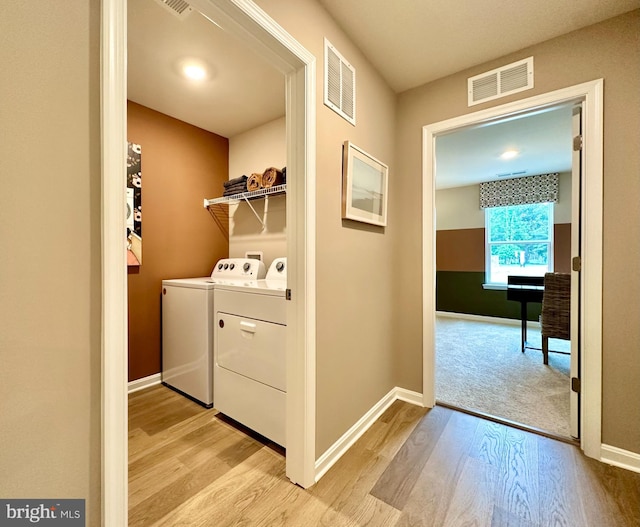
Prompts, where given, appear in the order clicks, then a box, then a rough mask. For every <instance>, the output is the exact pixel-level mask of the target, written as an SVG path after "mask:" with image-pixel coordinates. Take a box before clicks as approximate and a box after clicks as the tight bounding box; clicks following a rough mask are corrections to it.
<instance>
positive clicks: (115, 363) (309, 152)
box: [101, 0, 316, 526]
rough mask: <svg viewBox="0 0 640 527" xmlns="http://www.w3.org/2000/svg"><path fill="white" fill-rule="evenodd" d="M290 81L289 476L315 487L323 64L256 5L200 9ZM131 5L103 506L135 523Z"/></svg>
mask: <svg viewBox="0 0 640 527" xmlns="http://www.w3.org/2000/svg"><path fill="white" fill-rule="evenodd" d="M191 4H192V5H193V7H194V8H196V9H198V10H199V11H200V12H201V13H202V14H204V15H205V16H207V17H210V18H211V19H213V20H216V22H217V23H218V24H219V25H220V26H222V27H223V28H224V29H226V30H227V31H229V32H230V33H231V34H232V35H235V36H236V37H238V38H242V39H243V40H244V42H245V43H247V44H248V45H249V46H250V47H251V48H252V49H254V50H255V51H256V52H257V53H258V54H260V55H261V56H263V57H265V58H266V59H267V60H269V61H270V62H271V63H272V64H273V65H274V66H275V67H276V68H278V69H279V70H280V71H281V72H282V73H283V74H284V75H285V77H286V129H287V167H288V170H289V179H288V192H287V205H286V207H287V217H288V218H291V219H292V226H291V228H290V229H288V234H287V246H288V254H287V257H288V261H289V269H290V270H289V274H288V286H289V288H290V289H291V290H292V295H291V301H290V302H288V303H287V320H288V322H289V325H288V327H287V336H286V338H287V379H288V383H287V392H288V397H287V409H286V415H287V430H286V436H287V445H288V449H287V469H286V472H287V476H288V477H289V479H290V480H291V481H293V482H295V483H298V484H299V485H301V486H303V487H308V486H310V485H312V484H313V483H314V482H315V466H314V465H315V400H314V397H315V396H314V394H315V386H314V381H313V379H314V378H315V371H314V370H315V341H314V338H313V336H314V333H315V314H314V306H315V297H314V291H315V272H314V266H313V259H314V250H315V249H314V248H315V231H314V229H313V226H314V221H315V194H314V193H315V165H314V163H313V160H314V159H315V110H316V109H315V82H314V80H315V58H314V57H313V56H312V55H311V54H310V53H309V52H307V51H306V50H305V49H304V48H303V47H302V46H300V44H299V43H298V42H296V41H295V40H294V39H293V38H292V37H291V36H290V35H288V34H287V33H286V32H285V31H284V30H282V28H280V26H278V25H277V24H276V23H275V22H274V21H273V20H271V19H270V18H269V17H268V16H267V15H266V14H265V13H264V12H262V11H261V10H260V9H259V8H257V6H256V5H255V4H253V3H252V2H249V1H245V0H233V1H231V0H194V1H192V2H191ZM126 12H127V2H126V0H105V1H103V2H102V21H101V26H102V31H101V35H102V37H101V38H102V41H101V44H102V62H101V87H102V100H101V109H102V118H103V119H102V173H103V178H102V189H101V190H102V196H103V210H102V226H103V227H102V269H103V280H102V313H103V317H102V328H103V331H102V350H103V353H102V372H103V378H102V392H103V393H102V401H103V402H102V436H103V441H102V442H103V456H102V489H103V496H102V506H103V524H104V525H107V526H111V525H113V526H115V525H126V524H127V410H126V406H127V394H126V385H127V318H126V317H127V293H126V291H127V268H126V259H125V247H124V245H123V244H122V235H123V233H124V232H125V181H126V180H125V167H124V162H123V160H124V159H126V157H125V156H126V97H127V90H126V42H127V39H126V33H127V25H126Z"/></svg>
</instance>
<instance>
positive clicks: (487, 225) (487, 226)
mask: <svg viewBox="0 0 640 527" xmlns="http://www.w3.org/2000/svg"><path fill="white" fill-rule="evenodd" d="M524 205H528V204H527V203H519V204H517V205H504V206H503V207H488V208H486V209H484V232H485V236H484V251H485V269H484V273H485V274H484V276H485V285H487V286H490V287H491V286H494V287H499V288H502V287H506V285H507V283H506V281H505V282H498V281H494V280H492V273H491V246H493V245H503V244H519V245H522V244H541V243H546V244H547V245H548V246H549V253H548V254H549V262H548V271H549V272H553V270H554V251H553V246H554V216H553V213H554V208H555V207H554V203H553V202H547V203H546V205H548V207H549V237H548V239H547V240H531V241H522V240H517V241H512V240H508V241H503V242H491V241H490V240H489V233H490V232H491V219H490V216H491V215H490V211H491V210H492V209H494V208H504V207H519V206H524Z"/></svg>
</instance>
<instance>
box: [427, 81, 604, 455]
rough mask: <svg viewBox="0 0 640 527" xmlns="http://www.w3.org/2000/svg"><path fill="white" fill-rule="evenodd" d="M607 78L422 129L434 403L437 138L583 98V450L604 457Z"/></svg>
mask: <svg viewBox="0 0 640 527" xmlns="http://www.w3.org/2000/svg"><path fill="white" fill-rule="evenodd" d="M603 84H604V83H603V80H602V79H597V80H594V81H591V82H586V83H583V84H579V85H576V86H571V87H568V88H563V89H560V90H556V91H553V92H549V93H545V94H542V95H537V96H534V97H530V98H527V99H523V100H520V101H515V102H512V103H507V104H504V105H501V106H496V107H494V108H488V109H486V110H481V111H478V112H473V113H469V114H465V115H462V116H459V117H455V118H452V119H447V120H445V121H440V122H437V123H432V124H429V125H426V126H424V127H423V143H422V158H423V165H422V166H423V172H422V242H423V243H422V263H423V269H422V280H423V300H422V307H423V310H422V313H423V315H422V316H423V320H422V327H423V377H422V378H423V392H422V393H423V404H424V405H425V406H427V407H433V406H434V405H435V313H436V304H435V270H436V266H435V254H436V251H435V138H436V136H437V135H439V134H443V133H445V132H452V131H454V130H456V129H460V128H464V127H467V126H470V125H474V124H481V123H484V122H488V121H492V120H495V119H497V118H502V117H509V116H516V115H519V114H524V113H528V112H530V111H533V110H536V109H542V108H545V107H550V106H555V105H558V104H564V103H570V102H582V103H583V112H584V122H585V128H584V130H583V148H584V153H583V161H584V166H583V167H582V168H583V171H582V181H581V186H582V194H581V197H580V208H581V210H582V211H587V210H588V211H589V222H586V221H585V214H584V213H583V214H582V215H581V225H580V228H581V234H582V239H581V247H580V253H581V257H582V269H583V270H582V277H581V278H582V280H581V283H580V300H579V309H580V313H581V315H582V318H581V323H580V327H579V328H578V331H579V339H580V342H581V343H582V350H581V351H582V362H581V365H580V379H581V385H582V386H581V396H582V397H581V408H580V428H581V430H580V443H581V448H582V450H583V451H584V453H585V454H586V455H587V456H589V457H593V458H596V459H600V457H601V446H602V439H601V433H602V432H601V431H602V416H601V409H602V246H603V242H602V208H603V201H602V198H603V193H602V186H603V164H602V160H603V113H604V112H603Z"/></svg>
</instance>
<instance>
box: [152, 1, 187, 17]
mask: <svg viewBox="0 0 640 527" xmlns="http://www.w3.org/2000/svg"><path fill="white" fill-rule="evenodd" d="M156 2H158V3H159V4H160V5H161V6H162V7H164V8H165V9H166V10H167V11H169V12H170V13H171V14H172V15H175V16H177V17H178V18H180V19H184V18H187V17H188V16H189V15H190V14H191V11H193V8H192V7H191V6H190V5H189V4H188V3H187V2H185V1H184V0H156Z"/></svg>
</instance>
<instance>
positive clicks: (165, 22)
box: [127, 0, 287, 503]
mask: <svg viewBox="0 0 640 527" xmlns="http://www.w3.org/2000/svg"><path fill="white" fill-rule="evenodd" d="M128 11H129V12H128V15H129V21H128V52H129V65H128V86H127V90H128V100H127V141H128V143H129V148H130V153H131V155H130V156H129V159H128V165H129V176H128V179H129V181H128V192H129V194H128V201H127V204H128V214H129V215H130V216H131V222H130V224H128V229H127V247H128V251H127V252H128V322H129V326H128V337H129V338H128V343H129V355H128V359H129V370H128V371H129V394H130V397H131V396H132V395H135V394H136V393H148V394H150V395H145V397H146V398H147V399H150V398H155V402H154V401H153V400H150V401H148V405H147V406H146V408H147V409H146V410H145V409H142V410H139V411H137V410H136V411H133V412H132V413H131V414H130V416H131V417H132V418H135V416H138V417H139V416H140V414H141V412H142V413H147V414H148V416H149V417H145V418H144V419H143V421H144V422H145V423H147V425H148V424H149V423H150V422H151V419H152V418H151V417H150V416H151V415H152V414H154V413H155V412H156V409H157V408H160V407H163V405H164V407H166V406H167V403H166V397H167V395H166V393H169V392H171V397H173V396H174V395H177V397H179V398H181V399H183V400H184V403H183V402H182V400H181V401H180V402H179V403H178V404H177V406H175V408H176V409H175V411H174V410H171V411H170V412H169V414H171V412H173V414H171V415H169V416H167V415H162V416H158V417H156V418H157V419H161V420H164V422H165V424H167V422H169V425H171V424H176V423H179V422H180V421H181V420H182V419H183V418H185V416H186V417H190V416H192V415H193V413H194V412H198V411H200V410H201V409H204V408H206V409H211V408H213V410H211V412H210V413H211V416H213V415H217V412H218V405H217V404H213V390H214V382H213V376H214V368H213V360H214V356H213V349H214V341H215V339H216V338H217V337H216V335H215V331H214V321H215V322H216V323H217V324H220V325H219V326H218V325H216V328H217V330H218V331H221V326H222V324H225V323H226V331H225V334H224V335H223V336H222V337H221V338H223V337H224V338H226V339H227V340H225V342H230V344H228V347H229V346H230V347H231V349H232V350H233V349H235V348H233V346H234V344H233V339H234V337H233V335H231V334H232V332H233V331H235V332H236V333H237V335H239V338H240V339H242V338H245V337H246V336H250V337H251V338H252V339H253V340H252V342H255V343H256V346H258V348H252V347H251V346H249V348H246V347H242V345H240V348H242V349H248V353H249V354H251V353H254V354H255V353H257V355H256V356H252V357H249V358H248V360H249V361H250V362H251V363H252V367H257V370H259V371H256V372H255V374H251V375H253V376H254V377H256V378H260V379H259V380H258V381H256V382H254V383H253V384H251V383H250V384H249V385H248V386H243V388H242V389H243V390H245V391H246V390H248V392H251V390H252V389H255V390H257V391H256V393H255V394H254V399H253V400H255V401H259V400H262V401H266V400H268V399H269V398H270V397H271V398H272V399H273V400H272V401H271V402H270V403H268V405H267V406H266V407H264V408H262V409H261V410H260V412H259V414H261V416H264V415H267V416H268V415H270V414H277V415H278V417H277V421H278V422H277V423H275V424H274V423H266V424H264V426H266V427H267V428H265V429H263V428H262V426H263V421H264V419H263V418H262V417H260V418H259V419H258V420H259V421H260V422H256V423H254V422H253V420H252V419H254V417H253V416H254V415H255V412H252V411H250V412H249V413H250V415H246V416H245V413H243V412H246V409H247V408H246V407H249V406H253V403H252V402H251V400H249V402H248V405H245V407H244V408H237V405H236V404H235V402H236V401H235V399H236V398H235V397H234V395H233V394H234V393H235V392H234V390H237V389H239V388H238V387H237V386H236V385H235V384H234V383H235V382H236V381H237V378H238V377H239V376H238V375H237V374H234V373H230V374H229V373H228V374H227V377H226V379H227V382H228V383H230V384H229V387H228V390H227V391H224V388H225V384H224V381H223V382H222V383H221V389H222V390H223V391H222V393H221V395H220V400H221V401H223V404H224V401H225V400H227V399H229V398H230V399H231V406H230V407H228V411H227V412H226V413H228V415H229V416H230V417H232V418H235V419H237V420H238V421H239V423H240V424H243V425H245V426H247V427H249V428H248V429H247V431H249V430H251V431H253V430H255V431H258V432H259V433H263V434H264V435H265V436H272V437H271V439H272V440H274V441H275V442H276V443H277V444H279V445H283V444H284V393H285V386H284V369H285V364H284V354H285V346H284V330H283V328H284V327H286V318H285V315H284V312H285V309H284V295H285V289H286V255H287V235H286V223H287V222H286V122H285V117H284V112H285V109H284V107H285V104H284V103H285V85H284V76H283V75H282V74H281V73H280V72H278V71H277V70H275V69H274V68H273V67H272V66H271V65H269V64H267V63H266V62H264V60H263V59H261V58H259V57H257V56H255V55H254V54H253V53H252V52H251V50H249V49H248V48H246V47H245V46H244V45H243V44H242V43H240V42H239V41H237V40H234V39H233V37H231V36H228V35H227V34H226V33H225V32H224V31H223V30H222V29H221V28H220V27H218V26H217V25H216V24H215V23H213V22H212V21H210V20H208V19H206V18H205V17H204V16H202V15H201V14H200V13H198V12H197V11H195V10H193V9H192V8H190V7H188V8H187V10H186V11H185V12H180V13H178V12H175V9H173V8H170V7H168V6H167V5H165V4H164V3H163V2H162V1H161V0H130V1H129V3H128ZM196 68H200V70H197V72H196V73H195V77H196V78H193V76H194V71H196ZM250 191H252V192H250ZM236 282H237V283H241V286H240V287H242V289H237V288H234V286H235V285H237V284H236ZM258 282H259V283H258ZM223 283H224V285H225V287H226V289H225V291H224V293H218V294H222V298H223V300H225V301H226V302H227V303H226V304H221V305H226V306H228V307H227V308H225V310H226V313H224V314H223V315H220V316H218V315H217V314H216V313H215V312H214V311H213V305H214V291H213V289H214V284H217V285H215V287H216V288H217V287H218V286H219V285H220V284H223ZM254 285H255V289H254V288H253V286H254ZM222 318H224V322H220V320H221V319H222ZM249 319H250V320H249ZM229 335H231V336H230V337H228V336H229ZM263 335H264V336H263ZM240 344H242V343H240ZM263 345H266V346H267V347H268V348H269V349H274V350H277V351H278V353H277V354H274V355H272V356H271V358H270V359H267V363H265V362H260V361H261V360H263V359H261V357H260V353H259V349H261V348H260V346H263ZM225 349H227V348H225ZM256 349H258V351H256ZM231 355H233V352H232V353H231ZM229 360H230V361H231V362H230V363H229V364H226V365H227V366H228V369H226V368H225V372H228V371H231V370H233V369H234V368H235V369H238V368H240V369H241V368H242V367H243V364H244V363H242V364H240V365H238V364H237V362H236V363H233V361H234V360H236V361H237V356H232V357H230V359H229ZM223 361H224V359H223ZM269 361H271V362H270V363H269ZM274 361H275V362H274ZM264 372H267V377H269V378H267V379H262V378H261V377H260V375H261V374H263V373H264ZM222 375H223V376H224V372H223V374H222ZM262 381H264V382H265V383H266V384H267V385H268V387H267V388H266V389H265V388H263V387H262V385H261V384H262ZM258 385H260V386H258ZM271 385H276V388H273V387H272V386H271ZM151 386H157V391H155V392H150V391H148V390H144V389H145V388H149V387H151ZM256 386H257V387H256ZM170 389H172V390H170ZM229 394H230V395H229ZM225 397H226V399H225ZM194 405H195V406H194ZM269 405H271V406H269ZM274 405H275V406H274ZM154 406H155V408H154ZM145 419H146V420H145ZM167 420H168V421H167ZM139 422H140V421H139ZM142 428H144V426H143V427H142ZM272 430H275V431H273V432H271V431H272ZM155 431H157V430H155ZM143 432H144V435H145V436H147V435H152V434H153V431H152V430H151V429H150V428H148V426H147V429H146V430H142V432H141V433H143ZM136 433H137V432H136V431H135V430H134V431H133V432H132V431H131V430H130V434H133V435H134V436H136ZM251 433H253V432H251ZM130 446H131V445H130ZM136 450H137V445H133V448H132V450H131V451H136ZM138 454H140V452H138ZM135 459H137V458H136V457H135V456H134V458H133V460H134V462H135ZM131 462H132V458H130V463H131ZM136 474H137V472H136V470H135V468H134V469H132V470H131V474H130V475H131V476H132V477H134V478H135V477H136ZM138 475H139V474H138ZM132 488H133V489H135V488H136V485H135V483H134V484H133V485H132ZM134 492H135V490H134ZM136 499H137V498H135V497H133V502H134V503H135V502H136Z"/></svg>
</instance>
